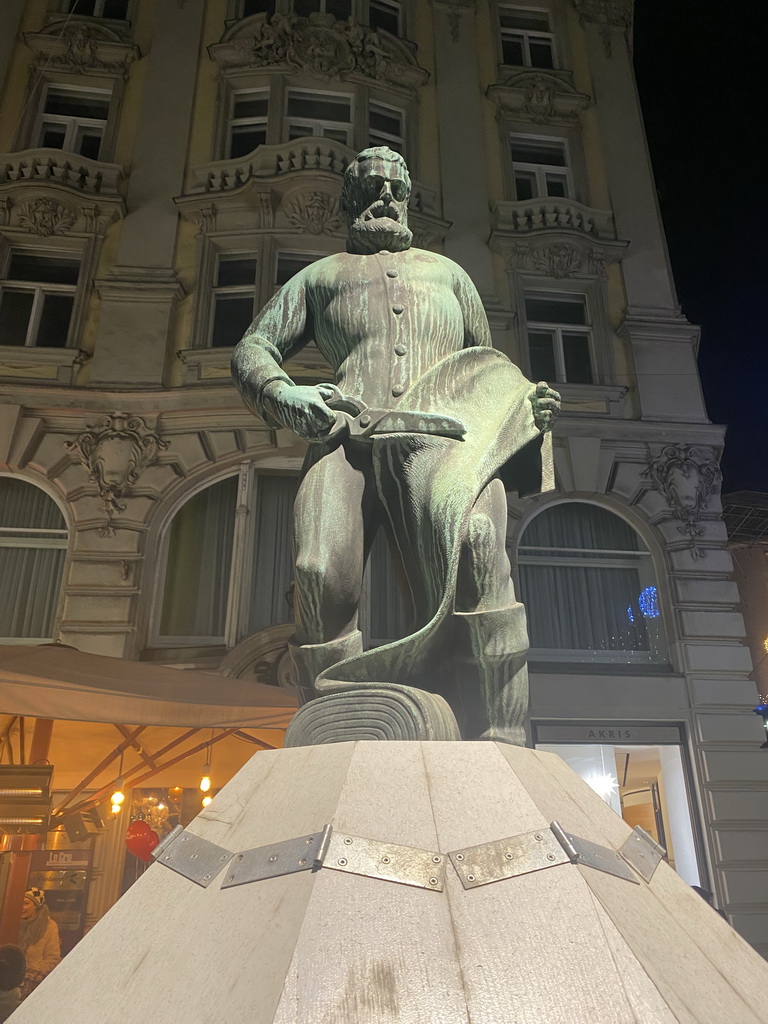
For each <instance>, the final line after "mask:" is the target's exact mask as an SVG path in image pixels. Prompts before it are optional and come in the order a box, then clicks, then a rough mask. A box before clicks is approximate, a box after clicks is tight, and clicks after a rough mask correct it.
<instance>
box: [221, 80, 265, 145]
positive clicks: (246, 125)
mask: <svg viewBox="0 0 768 1024" xmlns="http://www.w3.org/2000/svg"><path fill="white" fill-rule="evenodd" d="M268 113H269V92H268V91H267V90H266V89H263V90H260V91H258V92H236V93H235V94H234V96H233V97H232V107H231V110H230V118H229V142H228V145H227V155H228V157H229V158H230V159H231V158H233V157H234V158H237V157H241V156H245V155H246V154H248V153H252V152H253V151H254V149H256V148H257V147H258V146H263V145H264V143H265V142H266V141H267V115H268Z"/></svg>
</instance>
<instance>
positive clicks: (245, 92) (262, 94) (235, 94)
mask: <svg viewBox="0 0 768 1024" xmlns="http://www.w3.org/2000/svg"><path fill="white" fill-rule="evenodd" d="M244 96H255V97H259V98H264V99H266V101H267V112H266V114H265V115H264V117H263V118H261V117H257V118H236V117H235V104H236V103H237V102H238V99H240V98H241V97H244ZM271 106H272V103H271V100H270V89H269V87H268V86H261V87H254V88H247V89H237V88H234V89H232V90H231V91H230V95H229V114H228V117H227V132H226V141H225V150H226V153H227V154H230V153H231V151H232V139H233V137H234V134H235V133H234V130H233V129H234V128H236V127H240V126H244V125H246V126H247V125H257V124H259V123H260V122H261V121H262V120H263V122H264V142H263V143H259V145H267V144H268V143H269V129H270V118H269V114H270V109H271ZM256 149H258V146H257V147H256ZM249 152H250V153H253V152H255V149H252V150H249ZM245 155H247V154H243V156H245ZM243 156H239V157H237V156H230V155H227V156H226V157H225V158H224V159H225V160H242V159H243Z"/></svg>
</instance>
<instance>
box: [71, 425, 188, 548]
mask: <svg viewBox="0 0 768 1024" xmlns="http://www.w3.org/2000/svg"><path fill="white" fill-rule="evenodd" d="M168 444H169V442H168V441H164V440H163V439H162V438H161V437H159V436H158V435H157V434H155V433H153V432H152V431H150V430H149V429H148V428H147V426H146V424H145V423H144V420H142V419H141V417H139V416H130V415H129V414H127V413H122V412H115V413H112V415H111V416H107V417H105V418H104V419H103V420H102V421H101V422H100V423H99V424H98V425H97V426H95V427H93V428H92V429H91V430H86V431H84V433H82V434H80V436H79V437H78V438H77V439H76V440H75V441H66V442H65V444H64V446H65V448H66V449H67V451H70V452H73V453H74V454H75V455H77V457H78V458H79V459H80V462H81V463H82V464H83V466H85V468H86V469H87V470H88V474H89V477H90V479H91V480H93V481H94V483H95V484H96V486H97V487H98V489H99V496H100V498H101V500H102V502H103V505H104V511H105V512H106V513H107V521H106V523H105V524H104V526H102V527H101V529H100V530H99V534H100V535H101V536H102V537H114V535H115V528H114V526H113V525H112V520H113V518H114V517H115V516H116V515H117V514H118V513H119V512H124V511H125V508H126V506H125V504H121V503H120V499H121V498H125V497H126V496H127V495H128V494H129V492H130V490H131V488H132V487H133V485H134V484H135V483H136V481H137V480H138V478H139V474H140V473H141V472H142V470H143V469H144V468H145V467H146V466H148V465H150V464H151V463H152V462H154V461H155V459H156V458H157V456H158V453H159V452H161V451H162V450H163V449H164V448H167V447H168Z"/></svg>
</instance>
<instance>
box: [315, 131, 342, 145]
mask: <svg viewBox="0 0 768 1024" xmlns="http://www.w3.org/2000/svg"><path fill="white" fill-rule="evenodd" d="M321 134H322V136H323V138H324V139H334V140H335V141H336V142H343V143H344V145H345V146H346V144H347V142H348V141H349V133H348V132H346V131H344V129H342V128H323V129H322V132H321Z"/></svg>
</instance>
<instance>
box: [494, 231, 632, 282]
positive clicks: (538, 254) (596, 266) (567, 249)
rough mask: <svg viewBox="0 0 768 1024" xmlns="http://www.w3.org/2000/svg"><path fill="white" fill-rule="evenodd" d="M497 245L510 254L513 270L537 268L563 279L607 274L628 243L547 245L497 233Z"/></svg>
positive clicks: (495, 243) (510, 265) (562, 242)
mask: <svg viewBox="0 0 768 1024" xmlns="http://www.w3.org/2000/svg"><path fill="white" fill-rule="evenodd" d="M494 248H497V249H500V250H501V251H504V252H506V253H507V254H508V262H509V267H510V269H511V270H523V271H532V270H533V271H537V272H538V273H540V274H546V276H547V277H554V278H556V279H558V280H562V279H563V278H565V277H576V276H595V277H604V276H605V273H606V269H607V267H608V264H609V263H615V262H617V261H618V260H620V259H621V258H622V256H623V254H624V248H625V246H624V245H623V244H621V243H618V244H616V243H615V244H614V245H605V246H599V247H598V246H596V245H589V244H588V243H587V244H582V245H579V244H577V243H574V242H567V241H553V242H551V243H549V244H547V245H538V246H536V245H531V244H530V243H529V242H517V241H516V240H514V239H512V240H510V239H509V238H504V237H502V236H498V237H497V238H494Z"/></svg>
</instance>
